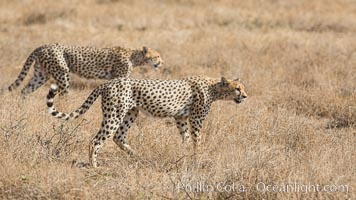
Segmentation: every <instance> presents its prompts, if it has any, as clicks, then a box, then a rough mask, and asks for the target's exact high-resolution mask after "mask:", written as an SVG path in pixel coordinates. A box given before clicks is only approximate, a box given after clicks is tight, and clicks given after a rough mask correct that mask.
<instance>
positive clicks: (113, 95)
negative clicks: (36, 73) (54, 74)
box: [47, 76, 247, 167]
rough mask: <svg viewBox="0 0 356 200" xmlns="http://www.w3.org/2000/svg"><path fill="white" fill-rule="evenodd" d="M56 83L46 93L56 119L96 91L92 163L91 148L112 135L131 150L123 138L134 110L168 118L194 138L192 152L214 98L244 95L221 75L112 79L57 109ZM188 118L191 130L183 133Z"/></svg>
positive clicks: (239, 99) (93, 160) (240, 87)
mask: <svg viewBox="0 0 356 200" xmlns="http://www.w3.org/2000/svg"><path fill="white" fill-rule="evenodd" d="M57 93H58V90H57V86H56V85H55V84H52V85H51V89H50V90H49V93H48V95H47V107H48V112H49V113H50V114H51V115H52V116H54V117H57V118H60V119H62V120H72V119H75V118H77V117H79V116H80V115H82V114H84V113H85V112H86V111H87V110H88V109H89V108H90V106H91V105H92V104H93V103H94V102H95V101H96V99H97V98H98V97H99V96H100V95H101V97H102V101H101V109H102V112H103V120H102V123H101V128H100V130H99V132H98V133H97V134H96V135H95V137H93V139H92V140H91V142H90V144H89V161H90V162H89V164H90V165H91V166H93V167H97V153H98V151H99V149H100V148H101V147H102V145H103V144H104V142H105V141H106V140H107V139H109V138H110V137H112V136H113V140H114V142H115V143H116V144H117V145H118V146H119V147H120V148H121V149H122V150H124V151H125V152H126V153H128V154H130V155H132V154H134V151H133V150H132V149H131V147H130V145H129V144H127V142H126V135H127V131H128V129H129V128H130V127H131V125H132V123H134V121H135V119H136V117H137V115H138V114H139V111H141V112H143V113H147V114H149V115H151V116H154V117H173V118H174V119H175V122H176V126H177V128H178V129H179V132H180V135H181V137H182V139H183V142H185V141H187V140H189V139H190V135H191V136H192V138H193V142H194V152H195V150H196V148H197V147H199V144H200V138H201V136H200V130H201V128H202V123H203V121H204V119H205V118H206V116H207V115H208V113H209V111H210V107H211V104H212V103H213V102H214V101H217V100H233V101H235V102H236V103H237V104H239V103H241V102H243V101H244V100H245V99H246V98H247V94H246V92H245V90H244V85H243V84H242V82H241V81H240V79H234V80H227V79H226V78H224V77H222V78H221V79H216V78H209V77H204V76H192V77H186V78H182V79H178V80H139V79H131V78H119V79H113V80H110V81H108V82H107V83H104V84H102V85H100V86H98V87H97V88H96V89H94V91H93V92H92V93H91V94H90V95H89V97H88V98H87V99H86V100H85V102H84V103H83V104H82V105H81V107H79V108H78V109H77V110H75V111H73V112H71V113H63V112H60V111H58V110H57V109H56V108H55V107H54V105H53V99H54V97H55V96H56V94H57ZM188 122H189V124H190V129H191V131H190V132H191V134H189V133H188Z"/></svg>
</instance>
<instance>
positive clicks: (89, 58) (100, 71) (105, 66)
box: [8, 43, 163, 96]
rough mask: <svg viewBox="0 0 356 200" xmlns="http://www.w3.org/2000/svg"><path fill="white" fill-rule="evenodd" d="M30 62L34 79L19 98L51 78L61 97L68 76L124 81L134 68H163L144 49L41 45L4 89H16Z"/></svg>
mask: <svg viewBox="0 0 356 200" xmlns="http://www.w3.org/2000/svg"><path fill="white" fill-rule="evenodd" d="M33 62H34V63H35V64H34V68H35V70H34V76H33V77H32V79H31V80H30V81H29V83H28V84H27V85H26V86H25V88H24V89H22V91H21V94H22V95H23V96H24V95H27V94H30V93H32V92H34V91H35V90H37V89H38V88H39V87H41V86H42V85H43V84H44V83H45V82H46V81H48V80H49V78H50V77H53V78H54V80H55V81H56V83H57V85H58V86H59V90H60V92H61V93H63V94H65V93H68V89H69V82H70V75H69V73H70V72H71V73H74V74H77V75H79V76H81V77H84V78H87V79H94V78H97V79H107V80H110V79H113V78H120V77H128V76H129V75H130V74H131V72H132V70H133V68H134V67H136V66H142V65H145V64H150V65H152V66H153V67H154V68H155V69H157V68H158V67H160V66H161V65H162V64H163V60H162V59H161V56H160V54H159V53H158V52H157V51H155V50H153V49H151V48H148V47H145V46H144V47H143V48H142V49H126V48H123V47H112V48H95V47H79V46H65V45H62V44H59V43H55V44H49V45H43V46H40V47H38V48H36V49H35V50H34V51H33V52H32V53H31V54H30V56H29V57H28V58H27V60H26V62H25V64H24V67H23V68H22V71H21V73H20V74H19V76H18V78H17V79H16V81H15V82H14V83H12V84H11V85H10V86H9V87H8V90H9V91H12V90H14V89H15V88H16V87H18V86H19V85H20V83H21V82H22V81H23V80H24V78H25V77H26V75H27V73H28V71H29V69H30V67H31V65H32V63H33Z"/></svg>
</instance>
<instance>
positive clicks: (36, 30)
mask: <svg viewBox="0 0 356 200" xmlns="http://www.w3.org/2000/svg"><path fill="white" fill-rule="evenodd" d="M355 19H356V3H355V2H354V1H349V0H332V1H331V0H313V1H310V0H298V1H282V0H276V1H273V0H266V1H260V0H252V1H235V0H220V1H203V0H197V1H193V0H176V1H174V0H166V1H160V0H147V1H138V0H137V1H131V0H84V1H71V0H58V1H45V0H23V1H11V0H2V1H0V23H1V26H0V58H1V59H0V60H1V62H0V76H1V78H0V84H1V94H0V102H1V104H0V159H1V162H0V198H3V199H37V198H40V199H164V198H168V199H189V198H190V199H209V198H210V199H305V198H306V199H355V198H356V192H355V188H356V181H355V171H356V169H355V166H356V164H355V163H356V160H355V159H356V157H355V155H356V152H355V143H356V140H355V138H356V137H355V136H356V135H355V133H356V127H355V124H356V81H355V80H356V39H355V35H356V20H355ZM54 42H61V43H64V44H72V45H84V46H97V47H103V46H117V45H120V46H125V47H133V48H139V47H141V46H143V45H147V46H150V47H152V48H155V49H157V50H159V51H160V52H161V54H162V57H163V59H164V61H165V66H164V67H162V68H161V69H160V70H159V71H154V70H151V69H150V68H149V67H148V66H147V67H143V68H140V69H136V70H135V72H134V74H133V75H132V76H133V77H136V78H164V79H168V78H169V79H173V78H179V77H183V76H189V75H198V74H204V75H207V76H212V77H221V76H226V77H228V78H233V77H240V78H241V79H242V80H243V81H244V83H245V85H246V90H247V93H248V94H249V97H248V99H247V101H246V102H245V103H243V104H241V105H236V104H234V103H233V102H217V103H215V104H214V105H213V108H212V111H211V113H210V115H209V116H208V118H207V120H206V121H205V122H204V126H203V131H202V132H203V144H202V151H201V153H200V154H198V155H197V156H196V157H193V156H192V144H184V145H183V144H181V138H180V136H179V134H178V131H177V130H176V128H175V125H174V123H173V120H172V119H157V118H150V117H147V116H144V115H140V117H139V119H138V120H137V121H136V123H135V125H134V126H133V127H132V128H131V129H130V131H129V135H128V142H129V144H130V145H131V146H132V147H133V148H134V149H135V150H136V151H137V152H138V154H139V157H140V159H138V160H137V159H133V158H130V157H128V156H127V155H126V154H125V153H124V152H122V151H121V150H120V149H119V148H118V147H116V145H115V144H114V143H113V142H112V141H108V142H107V144H106V146H105V147H104V148H103V150H102V151H101V152H100V153H99V163H100V165H101V167H100V168H99V169H83V168H78V167H76V164H77V163H79V162H87V161H88V158H87V154H88V143H89V140H90V138H91V137H92V136H93V135H94V134H95V133H96V132H97V130H98V128H99V127H100V121H101V114H100V113H101V111H100V103H99V102H100V101H98V102H97V103H95V104H94V105H93V106H92V108H91V109H90V110H89V111H88V112H87V113H86V114H85V115H84V116H83V117H81V118H79V119H77V120H76V121H73V122H67V123H63V122H61V121H59V120H57V119H54V118H52V117H50V116H49V114H47V111H46V105H45V96H46V93H47V92H48V89H49V84H47V85H45V86H43V87H42V88H40V89H39V90H38V91H36V92H35V93H33V94H32V95H31V96H29V97H28V98H26V99H25V100H22V99H21V98H20V95H19V90H17V91H14V92H12V93H8V92H7V91H6V88H7V86H8V85H10V84H11V83H12V81H14V80H15V79H16V77H17V75H18V74H19V72H20V70H21V68H22V65H23V63H24V60H25V59H26V57H27V56H28V55H29V53H30V52H31V51H32V50H33V49H34V48H36V47H38V46H40V45H42V44H46V43H54ZM27 80H28V77H27ZM102 82H103V81H100V80H90V81H88V80H84V79H80V78H74V80H73V83H72V88H71V92H70V94H69V95H68V96H66V97H64V98H61V99H56V102H55V103H56V104H57V105H58V107H59V108H60V109H61V110H63V111H70V110H72V109H75V108H77V107H78V106H79V105H81V103H82V102H83V101H84V100H85V98H86V97H87V96H88V95H89V93H90V92H91V90H92V89H93V88H94V87H95V86H97V85H98V84H100V83H102ZM25 83H26V81H25ZM22 86H24V84H22ZM219 183H222V184H220V186H222V185H224V186H227V188H223V189H222V188H217V185H218V184H219ZM294 183H297V184H300V185H308V184H309V185H310V184H314V185H317V184H318V185H320V186H321V187H324V186H335V187H337V188H336V191H319V192H314V191H308V192H305V191H304V192H303V190H302V191H287V192H282V191H280V192H272V191H270V192H268V191H260V190H258V188H256V185H258V184H259V185H258V186H262V184H265V185H271V186H273V185H279V186H281V185H283V184H284V185H286V184H294ZM194 184H203V185H204V184H205V186H216V187H215V188H214V190H213V191H210V190H209V191H207V189H209V188H204V187H203V186H202V187H201V188H199V187H197V185H194ZM182 185H184V186H185V187H182ZM233 185H234V186H236V188H237V189H238V188H241V186H245V187H246V188H247V189H245V190H244V191H237V190H228V189H229V188H228V186H233ZM346 186H347V188H348V190H347V191H346V190H343V189H345V188H343V187H346ZM236 188H235V189H236ZM194 189H195V190H194ZM204 189H205V190H204ZM210 189H211V188H210ZM260 189H261V188H260ZM329 189H330V188H329ZM332 189H335V188H332Z"/></svg>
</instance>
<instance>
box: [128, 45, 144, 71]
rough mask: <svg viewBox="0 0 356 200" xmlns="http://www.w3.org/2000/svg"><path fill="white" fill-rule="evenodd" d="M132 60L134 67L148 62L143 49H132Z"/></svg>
mask: <svg viewBox="0 0 356 200" xmlns="http://www.w3.org/2000/svg"><path fill="white" fill-rule="evenodd" d="M130 61H131V62H132V65H133V67H138V66H142V65H145V64H146V62H145V57H144V55H143V52H142V50H136V49H135V50H132V51H131V56H130Z"/></svg>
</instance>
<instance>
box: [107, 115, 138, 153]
mask: <svg viewBox="0 0 356 200" xmlns="http://www.w3.org/2000/svg"><path fill="white" fill-rule="evenodd" d="M138 113H139V110H138V109H137V108H132V109H131V110H129V111H128V112H127V114H126V116H125V118H124V120H123V122H122V123H121V124H120V127H119V128H118V130H117V131H116V133H115V135H114V138H113V140H114V142H115V143H116V144H117V145H118V146H119V147H120V149H122V150H123V151H125V152H126V153H128V154H129V155H130V156H135V155H136V154H135V151H134V150H132V148H131V147H130V145H128V144H127V142H126V135H127V131H128V130H129V128H130V127H131V126H132V124H133V123H134V121H135V119H136V118H137V116H138Z"/></svg>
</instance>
